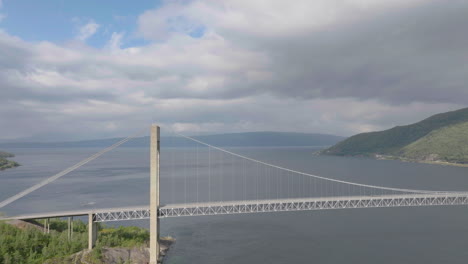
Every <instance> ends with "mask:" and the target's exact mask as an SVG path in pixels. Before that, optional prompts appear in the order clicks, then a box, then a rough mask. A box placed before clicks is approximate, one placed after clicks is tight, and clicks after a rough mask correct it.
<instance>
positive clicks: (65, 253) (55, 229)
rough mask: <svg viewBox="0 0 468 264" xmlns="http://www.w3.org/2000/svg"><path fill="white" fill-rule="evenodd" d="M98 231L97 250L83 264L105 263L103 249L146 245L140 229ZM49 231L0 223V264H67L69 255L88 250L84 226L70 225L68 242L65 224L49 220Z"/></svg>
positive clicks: (143, 234) (79, 223)
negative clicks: (71, 236)
mask: <svg viewBox="0 0 468 264" xmlns="http://www.w3.org/2000/svg"><path fill="white" fill-rule="evenodd" d="M99 228H100V230H101V231H100V232H99V235H98V240H97V246H96V248H95V249H93V251H92V252H90V253H89V254H88V255H87V259H86V263H96V264H97V263H105V262H103V261H102V251H103V249H104V247H137V246H147V244H148V241H149V232H148V231H147V230H146V229H143V228H139V227H118V228H106V227H104V226H102V225H100V227H99ZM50 229H51V231H50V234H45V233H44V232H43V231H42V230H41V228H40V227H39V226H36V225H33V224H27V225H22V226H21V228H20V227H18V226H15V225H11V224H8V223H6V222H1V221H0V264H22V263H24V264H40V263H69V262H68V259H69V258H70V257H69V256H70V255H71V254H73V253H76V252H79V251H81V250H83V249H86V248H87V246H88V244H87V243H88V234H87V226H86V225H85V224H84V223H83V222H81V221H74V225H73V239H72V240H68V232H67V222H66V221H64V220H59V219H55V220H52V221H51V222H50ZM122 263H123V262H122Z"/></svg>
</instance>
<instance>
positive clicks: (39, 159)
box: [0, 147, 468, 264]
mask: <svg viewBox="0 0 468 264" xmlns="http://www.w3.org/2000/svg"><path fill="white" fill-rule="evenodd" d="M316 150H317V148H297V147H291V148H286V147H283V148H234V149H232V151H234V152H237V153H241V154H245V155H247V156H249V157H253V158H256V159H259V160H263V161H267V162H271V163H275V164H279V165H282V166H285V167H288V168H294V169H296V170H299V171H304V172H308V173H314V174H317V175H321V176H326V177H331V178H336V179H344V180H349V181H355V182H359V183H365V184H375V185H383V186H391V187H400V188H413V189H429V190H468V168H463V167H447V166H438V165H430V164H416V163H403V162H399V161H380V160H372V159H365V158H342V157H332V156H315V155H313V153H314V152H315V151H316ZM8 151H10V152H13V153H15V154H16V158H15V160H16V161H18V162H19V163H21V164H22V166H21V167H19V168H16V169H11V170H6V171H0V200H3V199H6V198H8V197H9V196H11V195H14V194H16V193H17V192H19V191H21V190H23V189H25V188H27V187H30V186H31V185H33V184H35V183H37V182H39V181H40V180H42V179H44V178H46V177H49V176H51V175H53V174H55V173H57V172H59V171H61V170H62V169H64V168H66V167H68V166H71V165H73V164H74V163H76V162H78V161H80V160H81V159H83V158H85V157H87V156H89V155H90V154H93V153H95V152H97V151H98V149H93V148H70V149H65V148H63V149H10V150H8ZM185 152H186V151H182V150H180V149H179V150H174V149H172V150H171V149H167V150H165V149H162V150H161V155H162V157H161V163H162V168H161V188H162V189H161V192H162V194H161V195H162V203H173V202H178V203H180V202H190V201H193V200H195V199H200V200H206V199H208V197H207V193H208V190H207V189H206V188H207V187H206V183H207V182H206V178H203V177H202V176H200V175H201V174H204V173H203V169H201V171H198V172H197V176H196V177H195V174H196V173H195V170H196V169H195V168H194V167H193V166H191V165H190V163H187V159H186V157H185V156H183V155H184V154H183V153H185ZM148 156H149V151H148V149H145V148H119V149H116V150H114V151H113V152H110V153H107V154H106V155H104V156H103V157H101V158H99V159H97V160H95V161H93V162H91V163H89V164H87V165H85V166H84V167H82V168H80V169H79V170H77V171H75V172H72V173H70V174H69V175H67V176H65V177H63V178H61V179H59V180H57V181H56V182H54V183H52V184H50V185H48V186H45V187H44V188H42V189H39V190H37V191H36V192H33V193H31V194H30V195H28V196H27V197H25V198H22V199H20V200H18V201H16V202H14V203H12V204H10V205H9V206H8V207H6V208H3V209H2V212H3V213H6V214H8V215H15V214H22V213H38V212H47V211H63V210H74V209H84V208H106V207H122V206H137V205H146V204H148V197H149V166H148V165H149V158H148ZM174 157H175V158H176V159H178V160H180V162H179V163H175V162H174ZM171 158H172V161H171ZM184 158H185V160H184ZM218 161H222V162H224V163H225V167H224V169H223V170H222V171H219V170H218V171H216V172H213V175H223V176H221V177H218V178H216V177H213V179H212V181H213V182H210V185H211V187H212V189H213V190H212V193H211V192H210V197H209V199H213V200H216V199H217V198H223V199H242V198H254V197H253V196H252V195H256V194H255V191H253V189H252V188H258V186H254V185H250V184H249V185H248V186H245V184H244V186H241V185H238V184H234V183H235V182H236V178H235V177H238V176H236V175H242V174H239V173H236V170H237V169H236V166H231V167H230V166H229V157H227V156H222V157H218ZM202 162H206V160H203V159H200V160H198V163H202ZM210 162H213V161H211V160H210ZM165 164H166V165H165ZM192 165H193V164H192ZM206 168H207V164H205V166H204V169H206ZM249 175H250V176H253V175H254V174H249ZM250 176H249V177H250ZM277 176H281V175H277ZM283 176H284V175H283ZM198 177H200V178H198ZM262 179H263V180H265V179H266V180H268V178H261V177H260V178H257V179H256V180H257V183H259V181H262ZM301 183H304V182H301V181H299V182H296V184H297V185H301ZM270 184H271V182H270ZM280 184H285V182H280ZM194 185H197V186H198V192H195V189H196V188H194ZM260 186H262V183H261V182H260ZM269 186H274V185H269ZM273 188H276V190H277V192H279V191H278V190H281V192H283V193H280V194H277V195H280V196H282V197H287V196H291V195H292V196H300V194H299V193H296V194H291V193H290V192H291V190H289V193H285V192H286V191H285V190H284V188H283V189H281V188H279V186H276V187H273ZM296 188H297V189H295V192H300V191H301V190H303V189H300V187H299V186H297V187H296ZM220 189H223V190H224V191H223V192H222V193H221V192H220V191H219V190H220ZM242 189H243V190H242ZM260 189H261V187H260ZM293 190H294V188H293ZM322 191H323V190H322ZM147 222H148V221H146V220H144V221H130V222H121V223H117V224H123V225H139V226H147V224H148V223H147ZM161 228H162V235H171V236H174V237H175V238H176V239H177V242H176V243H175V245H174V246H173V248H172V249H171V251H170V253H169V256H168V257H167V258H166V263H208V264H211V263H212V264H218V263H384V264H393V263H416V264H418V263H421V264H427V263H448V264H450V263H467V260H468V246H467V245H468V208H467V207H466V206H445V207H409V208H377V209H345V210H326V211H306V212H282V213H264V214H245V215H226V216H206V217H182V218H170V219H162V222H161Z"/></svg>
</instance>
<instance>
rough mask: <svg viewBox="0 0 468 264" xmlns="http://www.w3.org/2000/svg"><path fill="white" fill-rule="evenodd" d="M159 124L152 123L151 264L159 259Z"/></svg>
mask: <svg viewBox="0 0 468 264" xmlns="http://www.w3.org/2000/svg"><path fill="white" fill-rule="evenodd" d="M159 131H160V129H159V126H157V125H155V124H153V125H151V143H150V144H151V146H150V159H151V161H150V264H157V263H158V261H159V219H158V210H159V142H160V139H159Z"/></svg>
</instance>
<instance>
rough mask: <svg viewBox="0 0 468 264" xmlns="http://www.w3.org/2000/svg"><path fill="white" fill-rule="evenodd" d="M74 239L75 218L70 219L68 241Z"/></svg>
mask: <svg viewBox="0 0 468 264" xmlns="http://www.w3.org/2000/svg"><path fill="white" fill-rule="evenodd" d="M72 238H73V216H71V217H68V241H70V240H72Z"/></svg>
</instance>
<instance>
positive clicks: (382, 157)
mask: <svg viewBox="0 0 468 264" xmlns="http://www.w3.org/2000/svg"><path fill="white" fill-rule="evenodd" d="M370 158H374V159H376V160H398V161H401V162H411V163H423V164H433V165H442V166H453V167H462V168H468V164H465V163H454V162H448V161H441V160H418V159H409V158H405V157H399V156H390V155H380V154H374V156H370Z"/></svg>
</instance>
